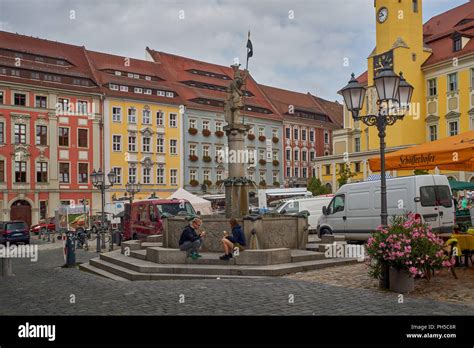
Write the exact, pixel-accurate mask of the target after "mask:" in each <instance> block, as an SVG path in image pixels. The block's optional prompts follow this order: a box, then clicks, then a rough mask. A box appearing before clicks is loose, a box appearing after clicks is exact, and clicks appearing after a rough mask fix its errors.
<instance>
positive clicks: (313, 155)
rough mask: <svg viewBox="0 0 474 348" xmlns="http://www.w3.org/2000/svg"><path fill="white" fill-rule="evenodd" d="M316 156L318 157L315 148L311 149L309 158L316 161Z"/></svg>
mask: <svg viewBox="0 0 474 348" xmlns="http://www.w3.org/2000/svg"><path fill="white" fill-rule="evenodd" d="M315 158H316V152H314V150H311V151H310V152H309V160H310V161H314V160H315Z"/></svg>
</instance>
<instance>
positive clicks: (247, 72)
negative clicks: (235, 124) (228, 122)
mask: <svg viewBox="0 0 474 348" xmlns="http://www.w3.org/2000/svg"><path fill="white" fill-rule="evenodd" d="M249 41H250V30H249V33H248V36H247V62H246V63H245V72H246V75H245V81H244V95H243V98H242V99H243V103H244V110H243V113H242V124H245V97H246V94H247V79H248V77H249V58H250V56H249V48H248V42H249ZM252 54H253V53H252Z"/></svg>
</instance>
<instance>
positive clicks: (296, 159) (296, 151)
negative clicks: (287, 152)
mask: <svg viewBox="0 0 474 348" xmlns="http://www.w3.org/2000/svg"><path fill="white" fill-rule="evenodd" d="M293 159H294V160H295V161H299V160H300V150H298V149H295V151H294V156H293Z"/></svg>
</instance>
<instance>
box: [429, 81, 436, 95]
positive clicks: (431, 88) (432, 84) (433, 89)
mask: <svg viewBox="0 0 474 348" xmlns="http://www.w3.org/2000/svg"><path fill="white" fill-rule="evenodd" d="M437 94H438V83H437V80H436V79H430V80H428V96H429V97H434V96H436V95H437Z"/></svg>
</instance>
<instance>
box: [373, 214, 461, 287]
mask: <svg viewBox="0 0 474 348" xmlns="http://www.w3.org/2000/svg"><path fill="white" fill-rule="evenodd" d="M443 246H444V242H443V240H442V239H441V238H439V237H438V236H437V235H436V234H434V233H433V232H432V231H431V227H430V226H429V225H428V224H425V223H422V222H421V221H420V219H419V218H417V217H416V216H415V215H414V214H412V213H409V214H406V215H404V216H398V217H394V218H393V219H392V222H391V224H390V225H389V226H388V227H384V226H379V227H378V228H377V231H375V232H374V233H372V235H371V237H370V238H369V240H368V241H367V253H368V255H369V257H368V265H369V274H370V275H371V276H372V277H374V278H376V279H380V278H381V276H382V273H383V269H384V267H385V266H386V267H388V268H389V280H390V282H389V286H390V290H391V291H394V292H398V293H406V292H410V291H413V289H414V286H415V284H414V277H425V278H427V279H428V280H429V279H430V278H431V274H432V273H433V272H434V271H435V270H438V269H441V268H442V267H452V266H453V265H454V260H450V259H449V258H448V256H446V255H445V253H444V251H443Z"/></svg>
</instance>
